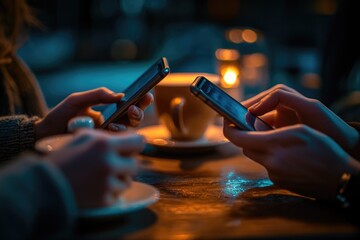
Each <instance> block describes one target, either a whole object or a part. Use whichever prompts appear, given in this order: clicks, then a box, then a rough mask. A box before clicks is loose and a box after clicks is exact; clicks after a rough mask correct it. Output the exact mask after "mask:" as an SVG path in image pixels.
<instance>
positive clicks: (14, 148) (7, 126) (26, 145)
mask: <svg viewBox="0 0 360 240" xmlns="http://www.w3.org/2000/svg"><path fill="white" fill-rule="evenodd" d="M38 119H39V118H38V117H28V116H25V115H16V116H5V117H0V161H6V160H9V159H10V158H12V157H14V156H15V155H17V154H18V153H21V152H23V151H25V150H30V149H33V147H34V144H35V139H36V138H35V129H34V122H35V121H37V120H38Z"/></svg>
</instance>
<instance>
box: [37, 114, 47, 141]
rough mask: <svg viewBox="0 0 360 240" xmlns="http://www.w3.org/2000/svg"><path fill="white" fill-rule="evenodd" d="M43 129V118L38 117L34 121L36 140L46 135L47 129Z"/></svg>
mask: <svg viewBox="0 0 360 240" xmlns="http://www.w3.org/2000/svg"><path fill="white" fill-rule="evenodd" d="M43 129H44V128H43V121H42V119H38V120H37V121H35V122H34V131H35V140H39V139H41V138H43V137H46V134H45V131H44V130H43Z"/></svg>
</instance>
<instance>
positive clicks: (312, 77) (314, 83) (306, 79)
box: [301, 73, 321, 89]
mask: <svg viewBox="0 0 360 240" xmlns="http://www.w3.org/2000/svg"><path fill="white" fill-rule="evenodd" d="M301 84H302V85H303V86H304V87H306V88H310V89H319V88H320V87H321V79H320V76H319V75H318V74H316V73H306V74H304V75H303V76H302V78H301Z"/></svg>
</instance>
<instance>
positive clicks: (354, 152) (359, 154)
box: [347, 122, 360, 161]
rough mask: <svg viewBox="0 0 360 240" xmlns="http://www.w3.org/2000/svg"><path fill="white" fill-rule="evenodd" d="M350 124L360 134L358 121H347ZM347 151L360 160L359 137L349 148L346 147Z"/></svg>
mask: <svg viewBox="0 0 360 240" xmlns="http://www.w3.org/2000/svg"><path fill="white" fill-rule="evenodd" d="M349 124H350V126H352V127H353V128H355V129H356V130H357V131H358V132H359V134H360V122H351V123H349ZM347 152H348V153H349V154H350V155H351V156H352V157H354V158H355V159H357V160H359V161H360V139H358V142H357V144H356V145H355V146H354V147H353V148H351V149H347Z"/></svg>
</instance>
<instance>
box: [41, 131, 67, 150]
mask: <svg viewBox="0 0 360 240" xmlns="http://www.w3.org/2000/svg"><path fill="white" fill-rule="evenodd" d="M72 139H73V135H72V134H61V135H54V136H49V137H45V138H42V139H40V140H38V141H37V142H36V143H35V149H36V150H38V151H39V152H42V153H47V152H53V151H56V150H58V149H60V148H62V147H63V146H65V145H66V144H67V143H69V142H70V141H71V140H72Z"/></svg>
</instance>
